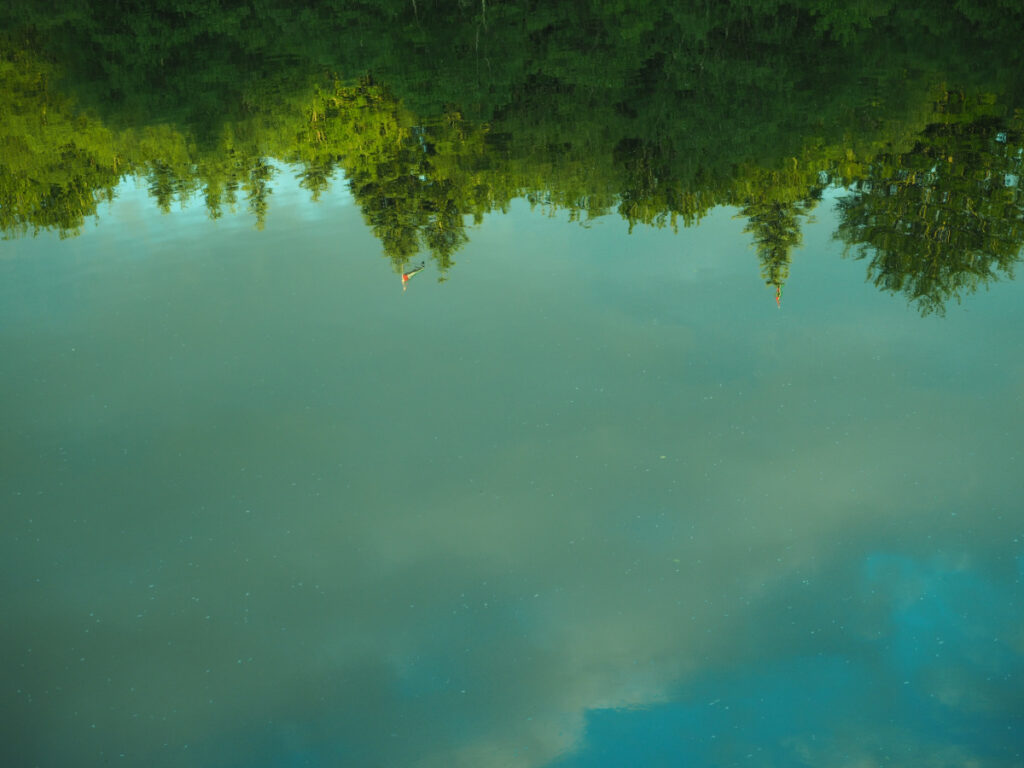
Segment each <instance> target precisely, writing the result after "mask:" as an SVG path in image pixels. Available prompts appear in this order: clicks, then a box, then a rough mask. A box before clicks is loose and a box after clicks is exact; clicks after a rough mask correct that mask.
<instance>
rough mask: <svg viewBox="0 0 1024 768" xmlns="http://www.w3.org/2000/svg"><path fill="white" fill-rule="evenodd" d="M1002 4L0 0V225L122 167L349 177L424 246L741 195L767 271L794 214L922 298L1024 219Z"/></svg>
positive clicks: (446, 251)
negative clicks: (516, 221)
mask: <svg viewBox="0 0 1024 768" xmlns="http://www.w3.org/2000/svg"><path fill="white" fill-rule="evenodd" d="M1022 29H1024V8H1022V7H1021V6H1020V5H1019V4H1018V3H1011V2H1008V1H1007V0H989V2H975V3H965V2H961V3H957V4H955V5H952V6H951V5H949V4H947V3H939V2H925V3H917V4H914V5H912V6H911V5H907V4H899V3H895V2H893V1H892V0H858V1H857V2H852V3H849V4H843V6H842V8H841V9H840V8H839V7H838V6H837V4H834V3H831V2H825V0H798V1H797V2H777V1H776V0H743V1H737V2H731V3H728V4H714V6H712V4H710V3H707V2H669V1H668V0H652V1H651V2H646V3H642V4H641V3H627V2H625V0H609V1H607V2H599V1H598V0H586V1H584V0H578V1H576V2H560V3H541V2H537V1H536V0H532V1H524V0H510V1H508V2H497V1H496V0H490V1H488V0H480V2H479V3H477V2H476V1H475V0H473V1H472V2H470V0H466V1H465V2H464V1H463V0H446V1H442V0H437V1H435V2H430V0H402V1H401V2H399V1H398V0H379V1H378V2H374V3H361V2H350V1H348V0H334V1H333V2H317V3H301V2H300V3H295V2H287V3H285V2H283V0H263V1H262V2H258V3H253V2H234V1H232V0H220V1H219V2H218V1H215V0H175V1H174V2H170V1H169V0H118V1H117V2H109V1H105V2H99V0H94V1H93V2H86V1H84V0H75V2H71V1H70V0H57V1H56V2H52V3H48V4H46V5H45V7H44V6H43V5H42V4H38V3H34V2H19V1H18V0H15V1H14V2H11V3H8V4H6V5H5V7H4V8H3V9H0V30H3V31H2V32H0V81H2V87H0V141H2V142H3V154H2V158H0V230H2V231H3V232H4V234H5V236H7V237H16V236H21V235H25V234H31V233H35V232H38V231H41V230H54V231H57V232H59V233H60V234H61V235H62V236H70V235H74V234H75V233H76V232H77V231H78V230H79V228H80V227H81V225H82V224H83V222H84V221H85V220H86V219H87V218H89V217H91V216H94V215H95V213H96V210H97V206H98V205H99V204H100V203H101V202H103V201H107V200H111V199H113V198H114V196H115V189H116V187H117V185H118V184H119V183H120V181H121V180H123V179H124V178H125V177H128V176H133V177H137V178H142V179H145V181H146V183H147V185H148V188H149V190H150V193H151V195H152V197H153V199H154V202H155V204H156V205H157V206H159V207H160V209H161V210H164V211H170V210H171V208H172V207H173V206H174V205H175V204H176V203H178V202H181V201H185V200H191V199H193V198H195V197H197V196H198V197H201V199H202V200H203V201H204V203H205V205H206V208H207V210H208V212H209V215H210V216H211V217H213V218H216V217H218V216H221V215H222V213H223V211H224V210H225V209H229V208H234V207H239V206H244V207H246V208H247V209H248V210H249V211H251V212H252V215H253V217H254V222H255V224H256V226H258V227H259V226H262V224H263V222H264V220H265V219H266V217H267V216H268V215H269V214H268V212H269V209H270V206H271V200H272V188H273V177H274V175H275V173H279V172H281V171H280V170H279V169H281V168H288V169H291V170H294V172H296V173H297V174H299V176H300V179H301V184H302V186H303V187H304V188H305V189H307V190H308V191H309V194H310V196H311V198H312V199H313V200H316V199H318V198H319V196H321V195H322V194H323V193H324V192H325V191H326V190H327V189H328V188H329V187H330V186H331V184H336V183H344V184H347V185H348V186H349V188H350V189H351V192H352V194H353V195H354V197H355V199H356V201H357V202H358V204H359V205H360V207H361V210H362V212H363V215H364V217H365V220H366V222H367V225H368V226H369V227H370V228H371V229H372V231H373V233H374V234H375V235H376V237H378V238H379V240H380V242H381V244H382V247H383V251H384V253H385V254H386V255H387V256H388V257H389V258H390V259H392V260H393V262H394V264H395V267H396V269H399V270H401V269H403V268H405V267H406V265H407V264H408V263H409V262H410V260H412V259H413V258H414V257H415V256H416V254H417V253H420V252H422V251H427V252H429V254H430V256H431V257H432V258H433V259H434V260H435V261H436V262H437V263H438V265H439V266H440V268H441V270H442V273H443V272H444V271H446V270H447V269H449V268H450V267H451V265H452V264H453V263H454V256H455V254H456V253H457V251H458V249H459V248H460V247H461V246H462V245H463V244H464V243H465V242H466V240H467V233H466V226H467V222H468V221H477V222H479V221H480V220H481V218H482V217H483V216H484V215H486V214H488V213H489V212H493V211H501V210H504V209H505V208H506V206H507V205H508V204H509V202H510V201H511V200H513V199H515V198H522V197H524V198H527V199H528V200H530V201H531V202H532V203H534V204H536V205H538V206H541V207H544V208H546V209H549V210H567V211H568V212H569V214H570V216H571V217H573V218H577V219H587V218H590V217H595V216H603V215H611V214H616V215H619V216H621V217H623V218H624V219H626V220H627V221H628V222H629V224H630V226H631V227H632V226H638V225H640V226H656V227H661V226H671V227H677V226H690V225H692V224H694V223H695V222H697V221H699V220H700V219H701V217H702V216H704V215H705V214H706V213H707V212H708V211H709V210H711V209H712V208H714V207H716V206H720V205H728V206H734V207H735V208H737V209H738V210H739V211H740V212H741V215H742V216H744V217H745V218H746V219H747V221H748V224H747V232H748V233H749V234H750V236H751V239H752V242H753V244H754V246H755V248H756V252H757V255H758V258H759V260H760V268H761V274H762V276H763V278H764V280H765V282H766V283H767V284H768V285H769V286H771V287H772V288H773V289H774V290H775V292H776V295H778V294H779V293H780V292H781V288H782V285H783V284H784V282H785V280H786V277H787V275H788V270H789V266H790V258H791V255H792V252H793V249H794V248H796V247H797V246H799V244H800V242H801V221H802V220H803V218H804V217H806V216H807V215H808V214H810V212H811V211H812V210H813V209H814V208H815V206H816V205H817V203H818V202H819V200H820V199H821V197H822V194H823V192H824V190H825V189H826V188H828V187H830V186H832V185H838V186H842V187H845V188H847V189H849V190H850V194H849V195H847V196H845V197H844V198H842V201H841V204H840V225H839V227H838V230H837V232H836V237H838V238H840V239H841V240H842V241H843V242H844V243H845V244H846V252H847V254H848V255H849V256H850V257H851V258H859V259H863V260H864V262H865V263H866V265H867V273H868V279H870V280H872V281H873V282H874V283H875V284H876V285H877V286H878V287H879V288H881V289H883V290H887V291H892V292H894V293H902V294H904V295H905V296H906V297H907V298H908V299H909V300H910V301H911V302H912V303H913V304H914V305H915V306H917V307H918V308H919V309H920V310H921V311H922V312H941V311H942V310H943V308H944V306H946V304H947V303H948V302H949V301H950V300H951V299H953V300H955V299H957V298H959V297H960V296H962V295H964V294H965V293H967V292H970V291H973V290H975V289H976V288H977V287H978V286H979V285H983V284H985V283H986V282H988V281H991V280H994V279H998V278H1000V277H1002V276H1009V275H1011V274H1012V268H1013V265H1014V264H1015V262H1016V261H1017V259H1018V258H1019V254H1020V251H1021V247H1022V245H1024V197H1022V195H1021V191H1020V178H1021V166H1022V160H1024V158H1022V155H1024V138H1022V137H1024V111H1022V110H1021V107H1024V92H1022V82H1021V80H1020V78H1019V72H1020V71H1021V65H1022V64H1024V62H1022V53H1021V46H1020V45H1019V33H1020V31H1021V30H1022Z"/></svg>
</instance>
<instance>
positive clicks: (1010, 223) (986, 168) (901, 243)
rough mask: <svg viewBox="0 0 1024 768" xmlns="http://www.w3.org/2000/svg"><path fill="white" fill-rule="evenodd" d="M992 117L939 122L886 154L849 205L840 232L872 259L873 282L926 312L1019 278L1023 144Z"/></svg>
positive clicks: (1023, 236) (1023, 242) (1023, 237)
mask: <svg viewBox="0 0 1024 768" xmlns="http://www.w3.org/2000/svg"><path fill="white" fill-rule="evenodd" d="M1014 138H1015V137H1014V135H1013V133H1012V132H1011V133H1007V132H1006V131H1003V130H1001V129H1000V128H999V127H997V126H996V125H995V124H994V123H993V122H992V121H989V120H982V121H976V122H973V123H967V124H961V125H957V124H953V125H940V126H933V127H932V128H930V129H929V130H928V131H927V132H925V133H923V134H922V135H921V137H920V141H919V143H918V144H917V146H916V147H915V148H914V149H913V150H912V151H911V152H907V153H904V154H900V155H889V156H880V157H878V158H876V160H875V162H874V163H873V164H872V165H871V168H870V172H869V174H868V177H867V178H866V179H864V180H863V181H858V182H857V183H856V184H855V185H854V187H853V189H854V194H852V195H851V196H850V197H848V198H845V199H843V200H841V201H840V203H839V210H840V214H841V217H842V218H841V223H840V226H839V229H838V231H837V235H836V236H837V237H838V238H840V239H842V240H844V241H845V242H846V243H847V250H848V252H850V253H853V254H854V255H855V256H856V257H857V258H860V259H867V260H868V279H869V280H871V281H872V282H873V283H874V284H875V285H876V286H878V287H879V288H880V289H882V290H886V291H890V292H893V293H902V294H904V295H905V296H906V297H907V299H908V300H909V301H910V302H911V303H913V304H915V305H916V306H917V307H918V308H919V309H920V310H921V312H922V313H923V314H928V313H932V312H935V313H942V312H943V311H944V308H945V305H946V303H947V302H948V301H949V300H950V299H956V300H957V301H959V300H960V298H961V297H962V296H964V295H966V294H970V293H973V292H974V291H975V290H977V288H978V287H979V286H982V285H987V284H988V283H990V282H992V281H994V280H998V279H999V278H1000V276H1006V277H1012V274H1013V265H1014V264H1015V263H1016V262H1017V260H1018V259H1019V258H1020V251H1021V247H1022V246H1024V197H1022V195H1021V192H1020V189H1019V179H1020V176H1021V173H1022V168H1021V165H1022V162H1021V149H1020V147H1019V142H1016V141H1014V140H1013V139H1014Z"/></svg>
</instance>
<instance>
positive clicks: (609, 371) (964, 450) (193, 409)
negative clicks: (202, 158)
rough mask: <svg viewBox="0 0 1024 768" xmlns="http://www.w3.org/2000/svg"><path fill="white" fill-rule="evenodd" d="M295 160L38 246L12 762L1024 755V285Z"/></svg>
mask: <svg viewBox="0 0 1024 768" xmlns="http://www.w3.org/2000/svg"><path fill="white" fill-rule="evenodd" d="M275 187H276V190H275V208H274V214H273V216H271V217H270V218H269V219H268V221H267V226H266V230H265V231H263V232H257V231H255V230H254V229H252V226H251V220H249V219H247V218H246V217H244V216H237V217H235V216H226V217H225V218H224V219H222V220H220V221H218V222H210V221H207V220H206V218H205V211H203V210H202V207H201V206H200V205H198V204H197V205H195V206H192V207H190V208H188V209H186V210H185V211H175V212H173V213H172V214H170V215H160V214H159V213H158V212H157V211H155V210H154V209H153V208H152V206H150V205H149V204H148V203H147V202H146V201H145V199H144V198H145V192H144V191H137V190H135V189H133V187H132V186H131V185H125V186H123V187H122V189H121V191H120V197H121V199H120V200H119V201H118V203H117V205H116V206H115V207H112V208H110V209H109V210H107V211H105V212H101V217H100V218H101V221H100V223H99V224H98V226H96V227H95V228H89V229H88V230H87V231H86V232H85V233H83V235H81V236H80V237H78V238H74V239H71V240H65V241H61V240H58V239H57V238H56V237H52V236H49V235H41V236H39V237H38V238H35V239H27V240H18V241H11V242H5V243H3V244H2V250H0V351H2V356H0V360H2V363H0V365H2V376H0V419H2V423H3V439H2V442H0V451H2V453H0V498H2V499H3V502H2V506H3V510H4V513H3V521H4V536H3V538H2V539H0V562H2V568H3V571H2V573H3V580H4V584H5V589H4V592H3V597H2V598H0V599H2V608H3V612H4V615H5V618H6V621H5V624H6V631H5V632H4V633H3V636H2V637H3V639H2V640H0V647H2V651H3V656H4V659H5V663H4V673H3V681H2V683H3V688H2V694H0V704H2V706H3V711H4V713H5V717H4V726H3V731H4V733H3V740H4V743H5V744H7V745H8V747H7V749H8V750H9V754H10V755H11V756H12V762H11V764H16V765H42V766H57V765H71V764H73V765H79V766H94V765H107V764H125V765H155V766H192V765H239V766H241V765H246V766H259V765H267V766H270V765H273V766H280V765H313V766H320V765H324V766H327V765H388V766H404V765H424V766H432V765H438V766H440V765H446V766H448V765H456V766H459V765H465V766H544V765H559V766H562V765H564V766H570V765H571V766H613V765H614V766H621V765H644V766H648V765H680V764H687V765H715V766H720V765H734V764H743V765H749V764H752V763H756V764H760V765H815V766H821V765H837V766H838V765H861V764H864V765H874V764H883V763H886V762H887V761H888V762H890V763H899V764H919V765H962V764H967V763H970V762H971V761H974V764H977V765H983V766H1013V765H1020V764H1021V761H1022V759H1024V758H1022V755H1021V748H1020V746H1019V745H1020V744H1021V743H1024V739H1022V736H1021V732H1022V729H1024V695H1022V694H1021V691H1022V690H1024V680H1022V672H1024V609H1022V598H1024V595H1022V588H1021V579H1022V576H1024V545H1022V542H1024V512H1022V505H1021V501H1020V499H1021V497H1022V491H1024V480H1022V471H1021V469H1022V468H1021V462H1022V457H1021V451H1020V446H1021V439H1020V435H1021V427H1022V422H1024V402H1022V393H1024V337H1022V334H1021V333H1020V330H1019V329H1020V328H1021V327H1022V320H1024V318H1022V309H1024V304H1022V302H1021V298H1022V296H1021V287H1020V285H1019V284H1018V283H1013V282H1005V283H1000V284H996V285H994V286H992V288H991V290H989V291H988V292H982V293H980V294H977V295H974V296H971V297H968V298H967V299H965V301H964V303H963V304H962V305H960V306H957V305H953V306H951V307H950V308H949V310H948V314H947V316H946V317H945V318H935V317H928V318H921V317H920V316H919V315H918V313H917V312H916V311H915V310H913V309H912V308H908V307H907V306H906V305H905V304H904V302H903V300H902V299H901V298H894V297H892V296H888V295H884V294H881V293H879V292H878V291H877V290H876V289H874V288H873V287H872V286H871V285H869V284H865V282H864V279H863V265H862V264H861V263H858V262H855V261H850V260H843V259H842V258H841V257H840V253H841V249H840V246H839V245H838V244H836V243H835V242H833V241H832V240H831V232H832V231H833V230H834V221H833V216H832V214H831V207H832V201H831V199H828V200H826V202H825V203H824V204H823V205H822V206H821V207H820V208H819V209H818V211H817V212H816V216H817V219H818V221H817V222H816V223H813V224H809V225H808V226H807V227H806V229H805V233H804V245H803V247H802V248H801V249H799V250H797V251H795V253H794V258H793V265H792V271H791V277H790V279H789V281H788V282H787V285H786V289H785V293H784V295H783V299H782V307H781V309H777V308H776V306H775V301H774V292H773V291H772V290H771V289H769V288H766V287H765V286H764V285H763V283H762V281H761V280H760V279H759V277H758V274H757V261H756V255H755V253H754V252H753V250H752V249H751V248H750V245H749V241H748V237H749V236H747V235H744V234H743V233H742V229H743V226H744V222H743V221H742V220H737V219H734V218H733V217H732V216H733V214H734V212H733V211H729V210H725V209H718V210H716V211H715V212H713V214H712V215H711V216H710V217H709V218H708V219H707V220H706V221H705V222H703V223H702V224H701V225H700V226H699V227H697V228H693V229H684V230H682V231H680V232H679V233H678V234H673V233H672V232H671V231H669V230H644V229H637V230H636V231H634V233H633V234H631V235H630V234H628V233H627V226H626V224H625V223H623V222H621V221H613V220H610V219H607V218H605V219H598V220H596V221H593V222H590V224H589V225H588V226H587V227H581V226H578V225H576V224H571V223H568V222H566V221H565V220H564V217H563V216H561V215H560V214H559V213H558V212H555V213H554V214H553V215H549V216H546V215H544V212H543V211H540V210H535V211H530V210H529V208H528V206H526V205H525V204H521V203H520V204H515V205H513V207H512V209H511V210H510V212H509V213H508V214H507V215H504V216H497V217H491V218H487V219H486V220H485V221H484V223H483V224H482V225H481V226H480V227H479V228H477V229H476V230H475V231H474V233H473V235H472V238H471V242H470V243H469V244H467V245H466V247H465V248H464V249H463V250H462V251H461V252H460V253H459V256H458V261H459V264H458V268H457V269H456V270H453V271H452V273H451V277H450V279H449V280H448V281H446V282H444V283H438V282H436V280H435V278H436V273H435V272H433V271H432V268H431V267H428V269H427V270H425V271H424V272H423V273H421V274H420V275H417V276H416V277H415V278H414V279H413V280H412V281H410V283H409V286H408V290H407V291H405V292H404V293H403V292H402V290H401V283H400V279H399V276H398V275H396V274H395V273H394V272H392V270H391V266H390V264H389V262H388V261H387V260H386V259H384V258H382V257H381V256H380V255H379V253H380V251H379V245H378V244H377V242H376V241H375V240H374V239H373V237H372V236H371V234H370V233H369V232H368V231H367V230H366V228H365V226H364V225H363V223H362V220H361V216H360V213H359V210H358V208H357V207H356V206H353V205H352V204H351V202H350V199H349V198H348V197H347V195H346V193H344V192H343V191H341V190H338V191H337V192H334V193H332V194H330V195H327V196H325V198H324V200H323V201H322V202H321V203H319V204H318V205H312V204H309V203H307V202H306V201H305V199H304V193H302V192H301V190H298V189H297V188H294V185H293V184H291V183H290V182H289V181H288V179H287V174H282V175H281V176H279V177H278V179H277V180H276V181H275ZM834 194H835V193H833V196H834Z"/></svg>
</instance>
